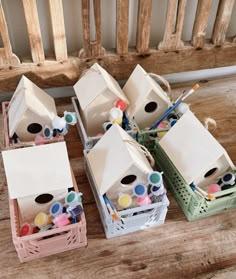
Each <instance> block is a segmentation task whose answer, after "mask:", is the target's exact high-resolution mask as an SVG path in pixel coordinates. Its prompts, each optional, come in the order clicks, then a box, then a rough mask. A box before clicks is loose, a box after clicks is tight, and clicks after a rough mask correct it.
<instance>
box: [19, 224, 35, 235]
mask: <svg viewBox="0 0 236 279" xmlns="http://www.w3.org/2000/svg"><path fill="white" fill-rule="evenodd" d="M32 233H33V227H32V226H31V225H30V224H29V223H24V224H23V225H22V226H21V228H20V236H25V235H29V234H32Z"/></svg>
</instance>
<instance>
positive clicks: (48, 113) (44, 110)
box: [2, 76, 75, 148]
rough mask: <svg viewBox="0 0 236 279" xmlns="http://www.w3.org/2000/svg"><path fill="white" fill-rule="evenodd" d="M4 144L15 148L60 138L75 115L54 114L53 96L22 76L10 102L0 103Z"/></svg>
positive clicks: (68, 113)
mask: <svg viewBox="0 0 236 279" xmlns="http://www.w3.org/2000/svg"><path fill="white" fill-rule="evenodd" d="M2 111H3V118H4V123H3V124H4V145H5V147H6V148H17V147H25V146H32V145H40V144H46V143H53V142H60V141H63V140H64V135H65V134H66V133H67V132H68V129H69V125H74V124H75V120H74V119H75V116H74V114H73V113H71V112H64V116H63V117H59V116H57V111H56V105H55V101H54V99H53V98H52V97H51V96H49V95H48V94H47V93H46V92H44V91H43V90H42V89H40V88H39V87H38V86H36V85H35V84H34V83H33V82H31V81H30V80H29V79H28V78H26V77H25V76H22V78H21V80H20V82H19V84H18V86H17V88H16V90H15V93H14V95H13V97H12V98H11V101H10V102H3V103H2Z"/></svg>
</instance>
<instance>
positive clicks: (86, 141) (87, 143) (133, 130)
mask: <svg viewBox="0 0 236 279" xmlns="http://www.w3.org/2000/svg"><path fill="white" fill-rule="evenodd" d="M72 104H73V107H74V111H75V112H76V115H77V118H78V121H77V124H76V127H77V129H78V132H79V135H80V138H81V141H82V144H83V146H84V148H85V149H91V148H92V147H93V146H94V145H95V144H96V143H97V142H98V141H99V140H100V138H101V136H96V137H89V136H88V135H87V133H86V131H85V128H84V124H83V122H82V119H81V116H80V108H79V102H78V99H77V97H72ZM137 130H138V129H137V127H136V126H135V125H134V123H133V122H132V121H130V130H128V131H127V133H128V134H129V135H130V136H131V137H132V138H134V139H136V137H137Z"/></svg>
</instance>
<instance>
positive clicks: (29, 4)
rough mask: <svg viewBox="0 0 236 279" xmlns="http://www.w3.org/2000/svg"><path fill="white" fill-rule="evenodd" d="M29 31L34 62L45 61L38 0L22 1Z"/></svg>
mask: <svg viewBox="0 0 236 279" xmlns="http://www.w3.org/2000/svg"><path fill="white" fill-rule="evenodd" d="M22 1H23V7H24V12H25V20H26V25H27V29H28V35H29V41H30V47H31V55H32V59H33V61H34V62H36V63H38V62H41V61H44V60H45V56H44V49H43V43H42V36H41V31H40V25H39V18H38V11H37V5H36V0H22Z"/></svg>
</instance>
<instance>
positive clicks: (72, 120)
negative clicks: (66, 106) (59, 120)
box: [64, 111, 77, 126]
mask: <svg viewBox="0 0 236 279" xmlns="http://www.w3.org/2000/svg"><path fill="white" fill-rule="evenodd" d="M64 119H65V121H66V123H67V124H69V125H72V126H74V125H75V124H76V123H77V116H76V113H75V112H68V111H65V112H64Z"/></svg>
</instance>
